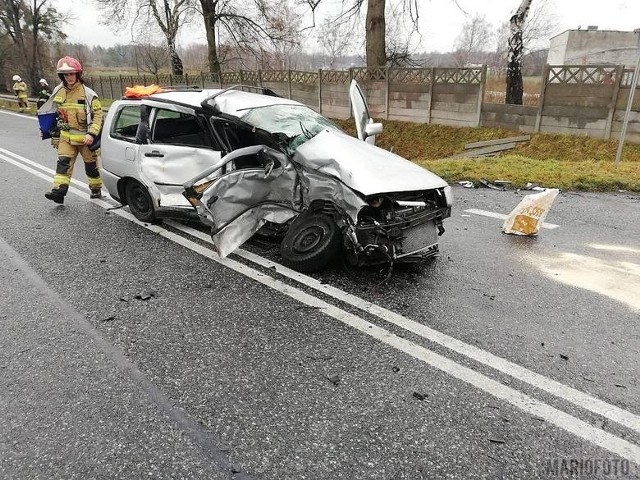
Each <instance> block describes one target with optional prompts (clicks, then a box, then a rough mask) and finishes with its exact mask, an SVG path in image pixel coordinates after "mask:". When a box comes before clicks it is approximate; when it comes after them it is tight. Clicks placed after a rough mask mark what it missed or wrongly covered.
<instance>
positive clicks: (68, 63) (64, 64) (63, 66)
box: [56, 57, 82, 73]
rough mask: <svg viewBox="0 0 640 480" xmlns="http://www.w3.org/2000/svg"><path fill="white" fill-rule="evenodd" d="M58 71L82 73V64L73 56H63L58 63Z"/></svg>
mask: <svg viewBox="0 0 640 480" xmlns="http://www.w3.org/2000/svg"><path fill="white" fill-rule="evenodd" d="M56 72H58V73H82V65H80V62H79V61H78V60H76V59H75V58H73V57H62V58H61V59H60V60H58V65H56Z"/></svg>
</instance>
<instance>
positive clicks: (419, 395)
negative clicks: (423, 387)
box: [413, 392, 428, 402]
mask: <svg viewBox="0 0 640 480" xmlns="http://www.w3.org/2000/svg"><path fill="white" fill-rule="evenodd" d="M427 397H428V395H427V394H426V393H419V392H413V398H415V399H418V400H420V401H421V402H422V401H423V400H424V399H425V398H427Z"/></svg>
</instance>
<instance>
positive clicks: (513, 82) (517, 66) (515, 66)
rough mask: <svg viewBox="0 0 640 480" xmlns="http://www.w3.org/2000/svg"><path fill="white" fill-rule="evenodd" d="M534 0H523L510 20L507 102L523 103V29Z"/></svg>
mask: <svg viewBox="0 0 640 480" xmlns="http://www.w3.org/2000/svg"><path fill="white" fill-rule="evenodd" d="M531 1H532V0H522V3H521V4H520V7H519V8H518V10H517V11H516V13H515V14H514V15H513V16H512V17H511V19H510V20H509V26H510V29H511V35H510V36H509V58H508V61H507V95H506V103H508V104H513V105H522V93H523V88H522V54H523V50H524V45H523V44H522V30H523V28H524V22H525V20H526V19H527V14H528V13H529V7H531Z"/></svg>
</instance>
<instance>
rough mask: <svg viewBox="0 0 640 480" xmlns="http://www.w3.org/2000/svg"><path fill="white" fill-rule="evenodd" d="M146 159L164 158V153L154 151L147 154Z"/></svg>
mask: <svg viewBox="0 0 640 480" xmlns="http://www.w3.org/2000/svg"><path fill="white" fill-rule="evenodd" d="M144 156H145V157H156V158H162V157H164V153H160V152H159V151H158V150H153V151H151V152H147V153H145V154H144Z"/></svg>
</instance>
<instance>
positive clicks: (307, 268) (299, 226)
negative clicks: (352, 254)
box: [280, 214, 342, 272]
mask: <svg viewBox="0 0 640 480" xmlns="http://www.w3.org/2000/svg"><path fill="white" fill-rule="evenodd" d="M341 246H342V232H341V231H340V229H339V228H338V226H337V225H336V222H334V220H333V219H332V218H331V217H329V216H328V215H323V214H307V215H305V214H302V215H300V216H299V217H298V218H296V219H295V220H294V222H293V223H292V224H291V226H290V227H289V230H288V231H287V234H286V235H285V237H284V239H283V240H282V244H281V245H280V255H281V256H282V263H284V264H285V265H286V266H287V267H290V268H293V269H294V270H297V271H299V272H315V271H318V270H321V269H323V268H324V267H326V266H327V265H328V264H329V263H330V262H331V261H332V260H335V259H336V257H337V256H338V254H339V253H340V249H341Z"/></svg>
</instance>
